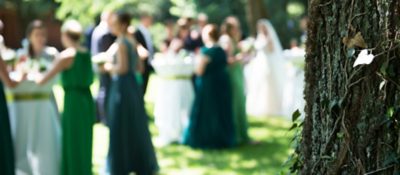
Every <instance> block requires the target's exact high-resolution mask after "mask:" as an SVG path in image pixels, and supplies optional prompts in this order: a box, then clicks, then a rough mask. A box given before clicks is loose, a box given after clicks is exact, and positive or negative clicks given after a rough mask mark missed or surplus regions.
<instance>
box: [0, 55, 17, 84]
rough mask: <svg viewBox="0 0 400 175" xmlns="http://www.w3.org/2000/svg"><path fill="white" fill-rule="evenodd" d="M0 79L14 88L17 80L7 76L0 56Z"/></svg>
mask: <svg viewBox="0 0 400 175" xmlns="http://www.w3.org/2000/svg"><path fill="white" fill-rule="evenodd" d="M0 79H1V81H2V82H3V83H4V84H5V85H6V86H7V87H11V88H14V87H16V86H17V84H18V83H17V82H15V81H13V80H11V79H10V77H9V76H8V72H7V65H6V63H5V62H4V61H3V59H2V58H1V57H0Z"/></svg>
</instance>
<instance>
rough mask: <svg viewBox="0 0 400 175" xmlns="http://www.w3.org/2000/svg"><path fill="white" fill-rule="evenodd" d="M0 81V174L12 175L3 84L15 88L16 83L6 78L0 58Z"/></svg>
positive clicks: (12, 160) (13, 168)
mask: <svg viewBox="0 0 400 175" xmlns="http://www.w3.org/2000/svg"><path fill="white" fill-rule="evenodd" d="M0 79H1V81H0V174H2V175H14V174H15V173H14V172H15V166H14V146H13V141H12V138H11V130H10V119H9V118H8V109H7V103H6V98H5V95H4V88H3V83H5V84H6V85H7V86H9V87H15V86H16V83H15V82H13V81H12V80H10V78H9V77H8V72H7V68H6V65H5V63H4V61H3V59H2V58H1V57H0ZM2 82H3V83H2Z"/></svg>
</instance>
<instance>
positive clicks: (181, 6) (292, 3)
mask: <svg viewBox="0 0 400 175" xmlns="http://www.w3.org/2000/svg"><path fill="white" fill-rule="evenodd" d="M307 6H308V5H307V0H279V1H276V0H118V1H114V0H0V8H4V7H5V8H10V7H11V8H14V9H16V11H17V13H18V15H19V18H20V19H19V20H20V21H22V23H23V27H26V24H27V23H28V22H29V21H30V20H32V19H34V18H43V17H45V16H46V15H48V14H50V13H53V12H56V17H57V18H58V19H60V20H64V19H68V18H75V19H78V20H79V21H80V22H81V23H82V24H83V25H84V26H89V25H93V24H94V22H95V18H96V16H98V15H99V14H100V13H101V11H103V10H114V9H123V10H126V11H128V12H130V13H132V14H133V15H135V16H136V17H137V16H139V15H140V14H141V13H143V12H146V13H149V14H151V15H154V16H155V19H156V21H160V22H163V21H166V20H168V19H177V18H179V17H182V16H184V17H196V15H197V14H198V13H200V12H202V13H206V14H208V15H209V21H210V22H212V23H217V24H220V23H222V22H223V20H224V19H225V18H226V17H227V16H229V15H235V16H237V17H238V18H239V20H240V21H241V23H242V28H243V31H244V33H245V35H246V36H249V35H254V34H255V30H256V23H257V20H258V19H260V18H268V19H270V20H271V22H272V24H273V25H274V27H275V28H276V30H277V32H278V35H279V36H280V39H281V41H282V44H283V45H284V47H288V46H289V42H290V40H291V39H292V38H298V37H299V36H300V34H301V30H300V28H299V26H298V21H299V19H300V18H301V16H303V15H304V14H305V12H306V9H307ZM136 19H137V18H136Z"/></svg>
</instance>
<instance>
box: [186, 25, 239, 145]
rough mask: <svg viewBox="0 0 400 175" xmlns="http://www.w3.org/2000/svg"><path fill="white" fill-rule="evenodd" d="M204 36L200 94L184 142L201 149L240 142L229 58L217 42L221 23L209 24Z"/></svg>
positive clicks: (198, 81) (199, 71)
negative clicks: (228, 65)
mask: <svg viewBox="0 0 400 175" xmlns="http://www.w3.org/2000/svg"><path fill="white" fill-rule="evenodd" d="M202 37H203V40H204V42H205V45H206V47H204V48H202V49H201V53H202V55H203V57H201V59H200V60H199V62H200V63H199V65H198V68H197V71H196V73H197V75H198V78H197V80H196V86H197V88H196V97H195V102H194V105H193V108H192V113H191V116H190V121H189V126H188V128H187V130H186V132H185V134H184V139H183V143H184V144H186V145H189V146H191V147H193V148H201V149H222V148H229V147H232V146H234V145H235V144H236V134H235V128H234V121H233V115H232V96H231V95H232V93H231V86H230V80H229V74H228V72H227V64H228V63H227V57H226V54H225V52H224V50H223V49H222V48H221V47H219V46H217V45H216V42H217V40H218V28H217V26H215V25H207V26H206V27H205V28H204V29H203V32H202Z"/></svg>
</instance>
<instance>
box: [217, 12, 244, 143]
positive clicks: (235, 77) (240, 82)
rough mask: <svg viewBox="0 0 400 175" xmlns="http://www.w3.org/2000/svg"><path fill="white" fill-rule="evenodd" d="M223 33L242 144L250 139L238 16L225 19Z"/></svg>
mask: <svg viewBox="0 0 400 175" xmlns="http://www.w3.org/2000/svg"><path fill="white" fill-rule="evenodd" d="M222 30H223V31H222V33H223V35H222V36H221V38H220V41H219V42H220V44H221V46H222V48H224V50H225V52H226V53H227V55H228V60H229V64H230V65H229V69H228V70H229V75H230V80H231V87H232V95H233V96H232V105H233V106H232V109H233V118H234V122H235V126H236V136H237V138H236V140H237V142H238V143H240V144H244V143H248V142H249V141H250V138H249V135H248V132H247V128H248V123H247V113H246V96H245V92H244V85H245V82H244V73H243V64H244V63H243V61H242V56H241V50H240V48H239V42H240V41H241V37H242V32H241V28H240V22H239V20H238V19H237V18H236V17H233V16H230V17H228V18H226V19H225V22H224V24H223V26H222Z"/></svg>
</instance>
